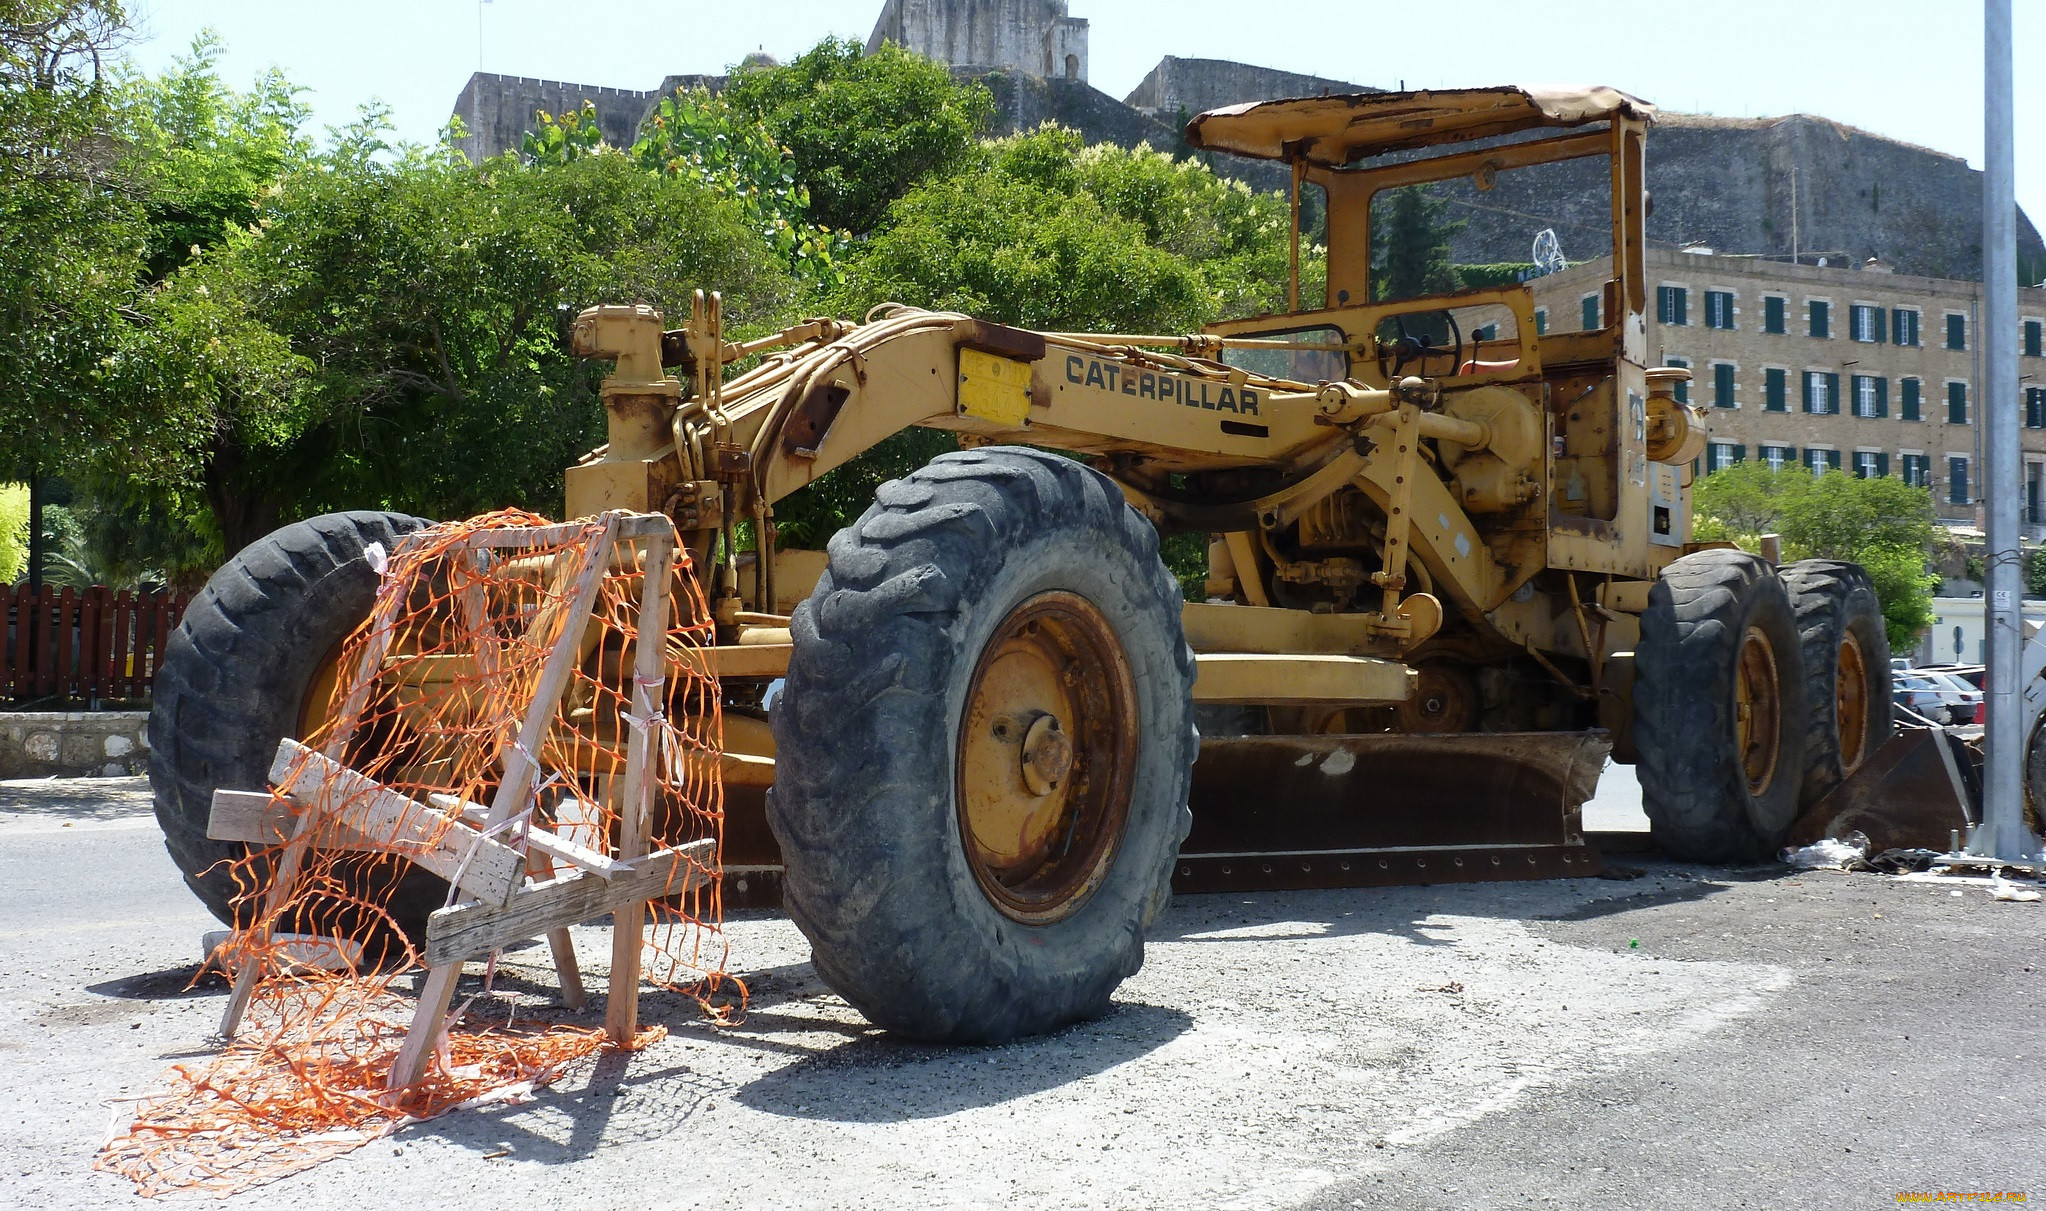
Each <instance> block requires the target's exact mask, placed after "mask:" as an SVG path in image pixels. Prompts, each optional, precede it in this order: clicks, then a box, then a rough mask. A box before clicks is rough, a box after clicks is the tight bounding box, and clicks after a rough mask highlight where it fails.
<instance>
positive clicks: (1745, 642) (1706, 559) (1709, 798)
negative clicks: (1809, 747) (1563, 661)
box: [1634, 550, 1809, 862]
mask: <svg viewBox="0 0 2046 1211" xmlns="http://www.w3.org/2000/svg"><path fill="white" fill-rule="evenodd" d="M1806 719H1807V710H1806V704H1805V677H1804V670H1803V660H1802V655H1801V649H1800V641H1799V636H1798V632H1797V626H1796V621H1795V619H1794V618H1793V616H1792V614H1791V609H1790V598H1789V595H1788V594H1787V593H1785V591H1784V588H1783V584H1782V582H1781V581H1779V580H1778V579H1777V578H1776V575H1775V572H1774V571H1773V570H1772V569H1771V568H1770V567H1769V565H1768V564H1767V563H1765V562H1763V561H1762V560H1761V559H1759V558H1757V557H1755V556H1753V555H1749V554H1747V553H1746V552H1743V551H1728V550H1712V551H1700V552H1697V553H1696V554H1692V555H1686V556H1684V557H1683V558H1682V559H1679V560H1677V561H1676V562H1675V563H1672V564H1671V565H1669V567H1668V568H1666V569H1664V571H1663V574H1662V578H1661V579H1660V580H1658V581H1657V582H1656V584H1655V587H1654V588H1653V589H1652V590H1650V592H1649V597H1648V611H1647V612H1646V613H1645V614H1643V615H1642V616H1641V643H1640V647H1639V648H1638V649H1637V650H1636V653H1635V679H1634V736H1635V746H1636V748H1637V749H1638V750H1639V753H1640V761H1639V764H1640V771H1641V803H1642V808H1643V810H1645V811H1646V812H1647V814H1648V824H1649V831H1650V834H1651V835H1652V836H1653V837H1654V839H1655V842H1656V844H1657V845H1658V846H1659V847H1661V848H1662V850H1663V851H1664V852H1666V853H1668V854H1669V855H1670V856H1671V857H1674V858H1677V859H1680V860H1683V861H1689V862H1747V861H1756V860H1760V859H1765V858H1768V857H1771V856H1773V855H1774V854H1775V852H1776V850H1777V848H1778V847H1779V846H1781V845H1782V844H1783V838H1784V836H1785V835H1786V834H1787V833H1788V832H1789V831H1790V826H1791V825H1792V824H1793V823H1794V822H1795V821H1796V819H1797V810H1798V801H1799V793H1800V791H1801V789H1802V787H1803V784H1804V774H1805V749H1806V744H1807V737H1808V734H1809V728H1808V726H1807V723H1806Z"/></svg>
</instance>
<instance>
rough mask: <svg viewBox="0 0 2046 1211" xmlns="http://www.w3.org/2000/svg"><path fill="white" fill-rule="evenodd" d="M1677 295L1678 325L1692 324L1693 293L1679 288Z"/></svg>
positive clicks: (1677, 288) (1676, 289) (1676, 290)
mask: <svg viewBox="0 0 2046 1211" xmlns="http://www.w3.org/2000/svg"><path fill="white" fill-rule="evenodd" d="M1675 294H1676V304H1677V323H1679V324H1688V323H1690V322H1691V315H1690V309H1691V292H1690V291H1688V290H1686V289H1684V288H1683V287H1682V286H1678V287H1676V288H1675Z"/></svg>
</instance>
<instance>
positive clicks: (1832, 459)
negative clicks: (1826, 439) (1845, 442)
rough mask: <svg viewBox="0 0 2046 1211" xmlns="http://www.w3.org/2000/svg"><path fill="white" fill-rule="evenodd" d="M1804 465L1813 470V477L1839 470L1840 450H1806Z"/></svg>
mask: <svg viewBox="0 0 2046 1211" xmlns="http://www.w3.org/2000/svg"><path fill="white" fill-rule="evenodd" d="M1804 465H1805V467H1806V468H1807V469H1808V470H1810V471H1811V473H1812V478H1813V479H1817V478H1818V477H1819V476H1821V475H1824V474H1825V473H1826V472H1828V471H1838V470H1839V469H1840V452H1839V451H1838V450H1820V449H1816V448H1814V449H1810V450H1806V451H1805V452H1804Z"/></svg>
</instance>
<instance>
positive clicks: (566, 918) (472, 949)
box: [206, 512, 717, 1091]
mask: <svg viewBox="0 0 2046 1211" xmlns="http://www.w3.org/2000/svg"><path fill="white" fill-rule="evenodd" d="M588 532H589V527H588V526H586V525H584V524H579V523H570V524H567V525H559V526H527V527H515V528H503V529H489V530H479V531H477V532H476V533H475V534H473V535H471V536H470V537H469V538H467V539H464V540H461V541H458V542H457V543H455V544H453V545H451V546H450V547H448V548H446V549H445V550H444V551H443V554H451V555H455V556H457V557H460V556H461V553H462V552H464V551H471V552H474V553H475V556H483V555H485V554H486V553H487V551H488V549H493V548H496V549H504V548H510V549H514V550H517V549H532V548H536V547H543V546H554V545H559V544H560V543H562V542H564V541H568V540H579V539H581V538H582V537H583V536H584V535H585V534H586V533H588ZM429 533H431V532H430V531H422V532H421V533H420V534H415V535H408V536H406V537H405V538H402V539H400V540H399V551H400V552H403V551H404V550H405V549H406V544H408V543H416V542H423V541H426V538H425V535H427V534H429ZM635 541H644V542H645V543H646V558H645V562H644V584H643V588H642V591H641V595H640V603H639V613H638V623H637V637H636V639H635V642H634V645H633V662H632V670H633V692H632V695H631V699H630V701H631V711H632V713H633V715H634V717H635V719H637V720H643V721H651V720H653V719H654V718H655V716H656V714H657V712H658V709H659V706H660V699H659V697H658V694H659V690H660V687H661V686H662V684H663V683H664V680H665V678H666V675H667V674H668V672H669V670H668V669H667V668H665V667H664V665H665V645H666V640H667V632H668V615H669V610H670V606H671V602H670V592H669V581H670V576H671V572H672V570H673V567H674V558H675V531H674V526H673V524H672V523H671V522H670V521H669V520H668V518H666V517H664V516H662V515H660V514H635V513H624V512H613V513H607V514H604V515H603V516H602V517H601V518H600V519H599V520H598V522H597V528H596V531H595V534H594V536H593V538H592V539H591V540H590V541H588V542H582V543H580V544H579V545H578V546H577V547H576V548H575V549H573V550H572V551H568V552H564V553H563V555H562V556H561V557H560V558H559V559H558V560H557V564H558V566H557V568H556V570H555V573H554V576H553V583H552V590H551V592H550V594H549V598H548V601H547V604H546V605H544V606H543V607H542V608H541V609H540V610H539V611H538V613H537V614H536V616H535V618H534V620H533V623H532V627H533V630H534V632H535V633H538V634H543V635H544V634H547V633H548V632H549V631H550V630H551V628H552V627H553V626H554V625H556V620H557V618H558V619H559V622H560V626H561V629H560V632H559V635H558V638H557V639H556V640H555V642H554V644H553V645H552V646H551V647H550V648H549V650H548V653H547V656H546V659H545V662H544V663H543V665H542V666H541V672H540V676H539V680H538V682H537V683H536V686H535V689H534V692H533V696H532V700H531V702H530V703H528V704H527V706H526V710H525V714H524V717H523V720H522V722H521V725H520V727H519V729H518V732H517V733H516V735H515V736H514V735H512V734H509V729H503V731H504V732H505V734H504V735H503V736H502V738H501V739H500V741H499V744H498V752H497V755H496V765H497V767H498V769H499V770H500V772H501V780H500V782H499V784H498V789H497V793H496V794H495V795H494V796H493V797H492V799H491V801H490V803H489V804H488V805H487V806H486V805H484V804H478V803H468V802H464V801H461V800H457V799H456V798H454V797H453V796H450V795H439V794H436V795H429V796H428V802H425V803H422V802H420V801H419V800H416V799H412V798H409V797H407V796H406V795H404V794H402V793H400V792H398V791H396V790H393V789H391V788H389V787H387V786H384V785H382V784H380V783H378V782H376V781H375V780H373V779H371V778H369V777H366V776H364V775H363V774H360V773H358V772H356V771H355V770H352V769H349V768H348V767H347V766H345V765H343V764H341V759H342V757H343V755H344V754H345V753H346V752H347V748H348V742H349V740H350V739H351V738H352V737H353V736H354V734H355V732H356V730H357V729H358V727H359V726H360V722H361V715H362V712H363V710H364V709H365V708H366V707H367V706H368V704H369V702H370V697H371V693H372V691H373V689H374V688H375V684H376V678H377V675H378V673H379V672H380V671H381V669H382V667H383V662H384V658H385V656H386V655H387V654H388V653H389V651H390V645H391V639H392V636H393V634H394V633H395V632H396V630H397V628H398V624H399V622H400V619H399V617H398V615H399V611H400V610H401V609H402V608H403V607H404V606H405V604H406V594H404V593H402V592H385V593H380V594H379V595H378V597H377V605H376V608H375V609H374V610H373V611H372V613H371V616H370V621H369V623H368V626H369V628H370V629H369V635H368V640H367V642H366V643H365V644H364V645H363V647H362V655H361V658H360V659H359V660H358V661H357V663H356V665H355V667H354V668H353V669H352V670H350V671H349V674H348V681H347V683H346V684H347V687H348V688H347V691H346V693H345V694H344V695H343V696H342V698H341V709H340V713H339V715H338V716H337V717H336V719H335V721H334V726H333V728H332V730H331V731H330V732H329V733H328V735H327V737H326V743H325V745H324V747H323V748H322V749H321V750H317V751H316V750H313V749H309V748H307V747H305V746H304V745H301V744H299V743H298V742H296V741H294V740H288V739H287V740H285V741H283V742H282V743H281V744H279V745H278V746H277V757H276V759H275V761H274V762H273V763H272V764H271V767H270V779H269V780H270V784H271V785H272V786H273V787H275V788H276V789H275V790H274V792H268V793H266V792H262V791H238V790H219V791H215V792H214V797H213V810H212V814H211V817H210V819H209V821H208V825H207V830H206V835H207V836H208V837H211V838H213V839H214V840H219V841H243V842H247V843H250V844H253V845H279V844H281V845H282V847H283V848H282V850H281V852H280V853H279V855H278V857H277V862H276V867H275V873H274V876H273V878H272V881H271V884H270V887H269V889H268V891H267V893H266V895H265V898H264V904H263V909H262V913H261V915H260V916H259V917H258V918H257V920H256V924H255V926H254V928H255V929H257V930H264V931H267V930H268V929H270V928H271V926H272V924H273V923H274V922H275V921H276V919H277V917H278V914H279V913H280V912H281V911H282V910H283V909H284V907H285V906H286V905H287V904H288V903H289V902H290V900H291V896H292V894H293V891H294V889H295V887H296V885H297V882H298V878H299V874H300V871H301V867H302V865H303V862H304V858H305V853H306V850H307V849H308V848H309V847H310V843H311V842H312V840H313V839H314V838H315V837H316V836H318V835H319V829H318V828H317V827H316V826H317V824H318V823H319V822H320V821H322V820H326V819H329V818H331V817H333V816H335V815H336V814H337V813H342V812H344V811H345V812H346V815H345V827H343V828H342V829H340V830H338V831H339V832H340V833H341V836H340V838H339V844H338V846H336V844H335V839H334V838H333V837H332V836H329V837H326V838H323V845H324V846H325V847H327V848H337V847H338V848H341V849H349V850H372V851H379V852H386V853H393V854H397V855H399V856H401V857H404V858H405V859H407V860H408V861H411V862H413V863H415V864H417V865H419V866H423V867H425V868H426V869H428V870H430V871H432V872H434V873H435V874H437V875H439V876H441V877H442V878H444V879H446V880H448V881H449V882H450V883H452V884H454V885H455V886H456V888H457V889H458V891H459V893H460V895H461V896H462V897H463V899H462V902H460V903H457V904H455V905H453V906H451V907H448V908H444V909H441V910H440V911H439V912H436V913H434V914H433V915H432V916H431V917H429V918H428V921H427V928H426V945H425V954H424V958H425V962H426V978H425V981H424V984H423V985H422V987H421V989H420V993H419V1005H418V1008H417V1009H416V1010H415V1011H414V1014H413V1019H412V1025H411V1028H410V1029H409V1030H408V1031H407V1032H406V1035H405V1043H404V1045H403V1047H402V1048H400V1050H399V1052H398V1057H397V1060H396V1062H394V1063H393V1065H392V1067H391V1073H390V1078H389V1082H388V1087H389V1088H390V1089H391V1090H392V1091H398V1090H403V1089H405V1088H408V1087H410V1086H412V1085H416V1084H418V1083H419V1081H420V1079H421V1078H422V1077H423V1076H424V1075H425V1073H426V1067H427V1063H428V1060H429V1058H430V1057H431V1056H432V1055H433V1053H434V1051H435V1048H436V1047H437V1045H438V1043H439V1041H440V1038H441V1035H442V1033H443V1031H444V1030H445V1029H446V1025H447V1022H446V1018H447V1013H448V1007H449V1005H450V1003H451V1002H452V1001H453V998H454V992H455V984H456V981H457V980H459V979H460V977H461V973H462V965H463V964H464V963H465V962H467V961H469V960H471V959H476V958H481V957H483V956H486V955H489V954H490V953H492V952H494V951H497V950H501V949H503V948H504V947H505V946H507V945H509V944H511V943H513V942H518V941H523V940H525V939H527V938H532V937H538V936H541V935H543V934H544V935H545V936H546V937H547V939H548V943H549V946H550V947H551V949H552V953H553V958H554V963H555V968H556V970H557V971H558V972H559V974H560V977H561V984H562V994H563V1000H564V1001H565V1002H567V1003H568V1004H569V1006H570V1007H571V1008H575V1007H579V1006H580V1005H581V1003H582V997H583V992H582V982H581V976H580V974H579V973H578V971H577V969H576V962H575V953H574V951H573V950H572V949H571V948H570V944H569V936H568V927H569V926H570V925H573V924H576V923H577V922H580V921H585V920H588V919H589V918H591V917H595V916H599V915H602V914H603V913H606V912H608V913H610V914H611V915H612V935H611V983H610V998H609V1001H608V1004H607V1008H606V1013H605V1019H604V1027H605V1031H606V1032H607V1033H608V1034H609V1035H610V1036H611V1040H612V1042H613V1043H614V1044H615V1045H618V1046H630V1045H631V1042H632V1039H633V1036H634V1035H635V1034H636V1033H637V1031H638V1024H639V978H640V951H641V946H642V945H643V943H644V936H643V935H644V928H645V921H646V905H647V901H649V900H652V899H656V898H660V897H664V896H671V895H676V894H678V893H681V892H683V891H687V890H689V889H690V888H693V887H695V886H697V885H699V884H701V883H703V882H705V881H707V879H708V878H709V874H708V872H709V870H710V866H711V862H712V861H713V858H714V854H715V850H716V848H717V842H716V841H715V840H714V839H710V838H706V839H704V840H700V841H692V842H690V843H689V844H687V845H682V846H677V847H674V848H671V849H662V850H659V851H657V852H654V853H648V852H647V846H648V811H649V806H650V800H651V790H652V781H653V780H652V777H651V773H650V768H649V766H650V762H651V761H652V760H653V759H654V754H653V753H652V751H651V749H652V743H653V738H654V737H653V733H654V728H653V727H652V726H651V724H650V723H649V725H648V726H634V727H633V728H631V736H630V738H629V739H628V741H627V747H626V764H625V777H624V782H623V787H622V794H621V796H620V801H619V806H618V815H619V835H618V843H617V850H618V852H617V855H616V856H615V857H613V856H611V855H607V854H602V853H598V852H596V851H595V850H592V849H590V848H588V847H586V846H583V845H580V844H577V843H576V842H574V841H572V840H569V839H568V838H566V837H562V836H560V835H558V834H556V833H555V832H553V831H552V830H550V829H548V828H545V827H542V826H541V825H540V824H538V823H537V822H534V823H529V824H526V825H523V826H521V828H520V829H519V831H518V832H517V833H516V834H511V833H509V832H508V829H509V826H510V825H511V824H512V823H513V822H515V821H517V820H519V818H520V817H521V816H522V815H525V814H526V813H527V811H528V807H529V804H530V802H531V800H532V798H533V796H534V793H535V778H536V776H537V775H538V773H539V767H538V760H537V758H536V757H534V756H532V754H536V753H538V752H539V751H540V750H541V747H542V745H543V743H544V741H545V740H546V738H547V734H548V732H549V730H550V729H551V728H552V727H553V726H554V722H555V718H556V716H557V714H558V713H559V710H560V705H561V697H562V692H563V690H564V689H566V687H567V685H568V681H569V677H570V676H571V675H572V674H573V673H574V671H575V664H576V661H577V659H578V653H579V650H580V646H581V640H582V637H583V634H584V631H585V629H586V627H587V626H588V622H589V618H590V611H591V608H592V607H593V606H594V605H595V603H596V599H597V591H598V587H599V584H600V582H601V581H602V579H603V575H604V573H605V571H606V570H607V569H608V568H609V567H610V566H611V561H612V560H613V558H614V557H615V556H616V554H617V550H618V548H619V547H620V546H621V545H623V544H629V543H632V542H635ZM472 557H473V556H472ZM484 592H485V588H484V585H483V582H482V581H481V580H480V579H477V580H474V581H472V582H471V589H470V591H468V592H465V593H463V594H462V596H461V599H460V602H459V605H460V608H461V610H462V613H463V615H464V619H465V622H466V623H467V629H468V630H469V632H470V633H471V634H472V635H473V636H474V637H475V640H476V651H475V660H476V667H477V669H478V671H479V672H480V673H482V674H483V675H484V676H485V677H490V676H493V675H495V674H496V673H497V671H498V668H499V660H500V657H501V645H500V641H499V640H498V639H497V637H496V636H495V635H494V634H492V633H491V628H490V625H489V621H488V617H487V613H486V610H485V604H486V603H485V601H484ZM336 831H337V830H336V829H334V828H331V827H330V828H328V829H327V832H328V833H330V834H331V833H334V832H336ZM500 834H504V838H505V839H500ZM514 842H515V843H514ZM519 846H523V847H524V851H523V852H522V851H521V849H520V848H519ZM561 866H565V867H567V868H568V870H567V871H566V873H562V874H558V875H557V874H554V873H553V872H554V870H556V869H557V868H558V867H561ZM260 969H261V964H260V963H257V962H254V961H249V962H245V963H243V964H242V967H241V970H240V971H239V972H237V973H236V975H235V986H234V993H233V995H232V996H231V997H230V998H229V999H228V1004H227V1009H226V1012H225V1013H224V1014H223V1015H222V1018H221V1025H220V1031H221V1034H223V1035H225V1036H226V1037H228V1038H230V1039H231V1038H233V1037H234V1035H235V1033H236V1032H237V1031H238V1030H239V1029H240V1027H241V1020H242V1015H243V1014H244V1013H245V1012H246V1010H247V1008H248V1004H249V999H250V998H251V996H253V995H254V993H255V989H256V983H257V981H258V980H259V979H260V977H261V970H260Z"/></svg>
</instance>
